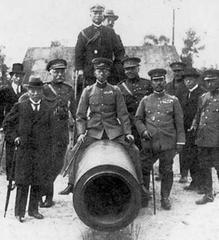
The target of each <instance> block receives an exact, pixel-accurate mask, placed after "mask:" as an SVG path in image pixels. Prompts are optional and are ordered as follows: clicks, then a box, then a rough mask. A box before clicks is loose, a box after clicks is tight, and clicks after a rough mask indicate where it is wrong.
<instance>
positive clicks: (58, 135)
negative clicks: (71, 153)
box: [41, 59, 75, 207]
mask: <svg viewBox="0 0 219 240" xmlns="http://www.w3.org/2000/svg"><path fill="white" fill-rule="evenodd" d="M66 68H67V62H66V61H65V60H64V59H54V60H51V61H50V62H49V63H48V64H47V68H46V69H47V71H49V73H50V75H51V77H52V81H51V82H48V83H47V84H45V85H44V88H43V94H44V98H45V99H46V100H47V101H48V102H49V103H50V106H51V107H52V108H53V111H54V119H53V164H52V166H51V169H50V174H51V178H50V181H48V182H47V186H45V191H44V193H43V195H45V196H46V199H45V202H44V203H41V207H51V206H52V205H53V201H52V199H53V188H54V187H53V183H54V181H55V179H56V177H57V176H58V174H59V173H60V171H61V169H62V167H63V164H64V157H65V153H66V150H67V146H68V143H69V112H70V113H71V115H72V116H73V118H74V116H75V101H74V91H73V89H72V87H71V86H69V85H68V84H66V83H65V71H66Z"/></svg>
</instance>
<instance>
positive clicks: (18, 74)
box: [0, 63, 26, 179]
mask: <svg viewBox="0 0 219 240" xmlns="http://www.w3.org/2000/svg"><path fill="white" fill-rule="evenodd" d="M24 75H25V73H24V71H23V65H22V64H21V63H14V64H13V66H12V71H11V72H10V76H11V84H10V85H9V86H2V87H1V88H0V125H1V126H2V123H3V120H4V118H5V116H6V115H7V114H8V112H9V111H10V110H11V108H12V107H13V106H14V104H15V103H16V102H18V99H19V97H20V96H21V95H22V94H23V93H24V92H26V89H25V88H24V87H23V86H22V82H23V78H24ZM13 155H14V143H13V142H8V141H7V140H6V175H7V179H9V178H11V177H12V178H13V176H9V175H10V174H11V173H12V171H11V164H12V159H13Z"/></svg>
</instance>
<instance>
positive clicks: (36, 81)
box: [24, 76, 44, 89]
mask: <svg viewBox="0 0 219 240" xmlns="http://www.w3.org/2000/svg"><path fill="white" fill-rule="evenodd" d="M43 85H44V83H43V82H42V80H41V78H40V77H38V76H30V78H29V81H28V83H27V84H24V87H25V88H27V89H28V88H42V87H43Z"/></svg>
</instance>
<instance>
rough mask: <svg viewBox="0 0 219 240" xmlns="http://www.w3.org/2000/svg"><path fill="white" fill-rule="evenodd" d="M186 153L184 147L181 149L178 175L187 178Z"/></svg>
mask: <svg viewBox="0 0 219 240" xmlns="http://www.w3.org/2000/svg"><path fill="white" fill-rule="evenodd" d="M187 154H188V151H187V149H186V147H184V148H183V150H182V152H181V153H180V154H179V164H180V175H181V177H187V176H188V159H187Z"/></svg>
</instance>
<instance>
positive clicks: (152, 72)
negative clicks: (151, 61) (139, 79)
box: [148, 68, 167, 80]
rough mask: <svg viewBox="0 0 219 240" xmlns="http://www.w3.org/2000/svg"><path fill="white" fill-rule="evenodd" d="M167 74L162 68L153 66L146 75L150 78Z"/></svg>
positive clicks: (157, 77) (162, 76)
mask: <svg viewBox="0 0 219 240" xmlns="http://www.w3.org/2000/svg"><path fill="white" fill-rule="evenodd" d="M166 74H167V71H166V70H165V69H163V68H155V69H152V70H150V71H149V72H148V75H149V76H150V77H151V79H152V80H153V79H159V78H165V75H166Z"/></svg>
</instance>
